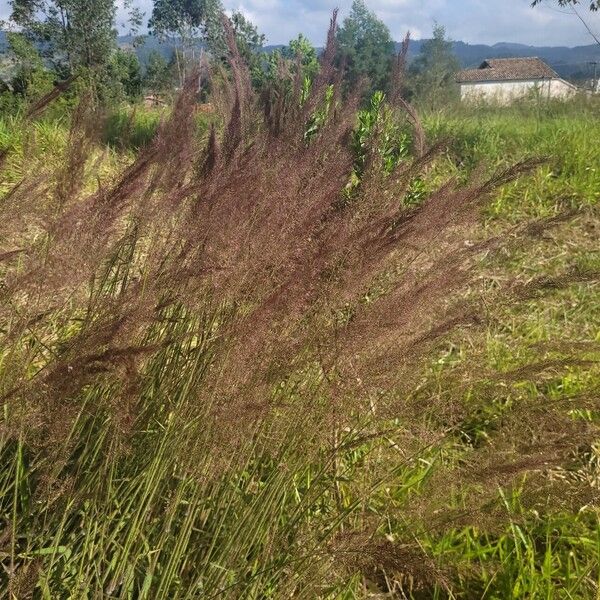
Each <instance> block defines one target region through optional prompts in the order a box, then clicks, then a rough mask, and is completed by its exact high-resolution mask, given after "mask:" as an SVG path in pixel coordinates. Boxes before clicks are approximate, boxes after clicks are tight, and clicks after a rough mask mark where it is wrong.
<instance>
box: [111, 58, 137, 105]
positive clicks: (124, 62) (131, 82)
mask: <svg viewBox="0 0 600 600" xmlns="http://www.w3.org/2000/svg"><path fill="white" fill-rule="evenodd" d="M110 81H111V82H112V83H113V87H117V88H119V89H116V90H115V91H116V94H117V95H120V96H125V97H126V98H127V99H128V100H130V101H133V102H135V101H136V100H138V99H139V98H140V96H141V95H142V67H141V65H140V61H139V59H138V57H137V54H136V53H135V52H134V51H133V50H124V49H122V48H117V50H116V51H115V52H114V53H113V56H112V62H111V69H110Z"/></svg>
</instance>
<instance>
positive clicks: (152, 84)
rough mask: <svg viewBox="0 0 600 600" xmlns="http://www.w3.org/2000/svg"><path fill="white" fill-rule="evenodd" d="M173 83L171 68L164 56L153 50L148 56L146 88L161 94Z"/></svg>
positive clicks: (145, 78) (145, 76) (145, 77)
mask: <svg viewBox="0 0 600 600" xmlns="http://www.w3.org/2000/svg"><path fill="white" fill-rule="evenodd" d="M171 83H172V74H171V67H170V65H169V63H168V61H167V60H166V59H165V58H164V56H163V55H162V54H161V53H160V52H158V51H157V50H152V51H151V52H150V54H149V55H148V62H147V64H146V72H145V74H144V87H145V88H146V89H147V90H148V91H151V92H154V93H156V94H160V93H161V92H164V91H165V90H167V89H168V88H169V87H170V86H171Z"/></svg>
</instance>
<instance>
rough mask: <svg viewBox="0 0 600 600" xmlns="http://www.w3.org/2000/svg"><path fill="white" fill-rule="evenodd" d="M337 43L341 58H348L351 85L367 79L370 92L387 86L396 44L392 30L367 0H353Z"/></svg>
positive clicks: (347, 74) (343, 59)
mask: <svg viewBox="0 0 600 600" xmlns="http://www.w3.org/2000/svg"><path fill="white" fill-rule="evenodd" d="M337 42H338V52H339V59H340V60H341V61H346V69H347V72H346V79H347V81H348V83H349V84H350V85H354V84H356V83H357V82H358V81H360V80H361V79H363V78H367V79H368V80H369V81H370V83H371V89H370V91H374V90H376V89H377V90H385V89H386V87H387V84H388V81H389V74H390V69H391V65H392V57H393V55H394V49H395V46H394V42H393V41H392V37H391V35H390V30H389V29H388V28H387V26H386V25H385V24H384V23H383V22H382V21H380V20H379V19H378V18H377V16H376V15H375V13H374V12H372V11H370V10H369V9H368V8H367V6H366V4H365V3H364V0H354V1H353V3H352V9H351V11H350V15H349V16H348V17H347V18H346V19H345V20H344V22H343V24H342V27H340V29H339V30H338V33H337Z"/></svg>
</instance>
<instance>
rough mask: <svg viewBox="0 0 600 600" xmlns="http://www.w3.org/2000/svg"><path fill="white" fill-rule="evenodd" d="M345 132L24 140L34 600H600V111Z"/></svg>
mask: <svg viewBox="0 0 600 600" xmlns="http://www.w3.org/2000/svg"><path fill="white" fill-rule="evenodd" d="M315 107H316V108H315V112H314V113H313V117H312V118H313V120H312V121H311V123H312V124H313V125H314V124H315V123H316V125H315V130H316V133H315V134H314V135H315V137H314V140H313V138H307V137H306V134H305V139H304V142H303V143H298V142H297V141H294V140H295V138H293V135H292V133H286V134H285V135H286V136H288V137H285V136H281V135H279V136H277V135H274V134H273V137H268V135H267V134H265V137H260V136H261V134H260V133H250V134H249V133H248V132H247V131H246V132H245V133H244V135H247V136H251V135H255V136H256V140H257V141H256V143H255V144H247V146H246V147H245V149H242V150H240V147H238V146H234V145H233V142H231V141H230V140H232V139H237V138H236V137H235V136H236V135H237V134H236V132H235V131H234V129H235V128H234V125H235V122H234V120H233V119H232V121H231V122H230V124H229V125H225V127H224V128H221V127H220V125H219V121H218V119H216V118H215V122H216V123H217V125H218V127H217V130H218V136H217V137H219V136H221V129H224V131H225V133H223V141H222V142H221V144H220V149H219V154H218V159H216V166H213V167H212V170H210V169H209V167H207V164H208V160H209V158H210V157H211V154H210V152H211V151H210V144H209V146H208V147H209V150H207V151H205V150H204V148H205V147H206V144H207V140H208V126H207V124H206V123H205V122H204V121H203V119H202V118H201V117H198V116H197V115H194V114H193V113H192V112H190V110H189V107H188V108H186V107H185V106H183V107H179V108H175V109H173V110H174V118H172V119H171V120H169V119H168V116H167V115H162V116H161V115H158V114H155V113H153V112H152V111H144V110H142V109H140V111H139V112H138V113H135V114H134V115H133V116H131V115H129V116H127V115H125V114H124V113H123V114H120V113H119V114H117V115H112V116H109V117H108V118H107V119H106V120H102V122H99V121H97V120H94V119H89V118H88V116H87V115H85V114H83V115H80V116H79V117H78V116H77V114H76V115H75V116H73V117H71V116H69V115H65V116H59V117H57V116H55V115H49V116H47V117H39V118H38V119H36V120H34V121H30V122H27V121H25V120H23V119H21V118H20V117H14V118H13V119H0V148H1V149H3V150H6V155H5V156H4V157H3V167H2V168H3V172H2V181H1V189H2V200H0V214H1V221H2V224H0V239H2V240H3V241H2V242H0V293H1V299H2V300H1V309H0V310H1V312H0V394H1V395H2V398H3V414H2V417H1V419H2V420H1V423H0V457H1V464H2V469H1V471H0V561H1V562H2V565H3V567H4V569H3V572H2V573H1V574H0V588H1V589H6V590H8V591H9V593H10V594H12V597H13V598H19V599H20V598H43V599H56V598H60V599H62V598H65V599H66V598H73V599H82V598H89V599H92V598H94V599H95V598H128V599H138V600H141V599H144V598H145V599H148V600H150V599H151V600H159V599H174V598H181V599H183V598H203V599H212V598H232V599H234V598H249V599H256V600H258V599H268V598H273V599H280V598H323V599H332V600H333V599H336V600H337V599H339V600H342V599H344V600H346V599H347V600H350V599H354V598H356V599H359V598H417V599H419V598H422V599H425V598H436V599H442V598H457V599H459V598H464V599H476V598H486V599H490V600H491V599H496V600H504V599H507V598H514V599H523V600H524V599H537V598H540V599H541V598H543V599H554V598H556V599H565V600H566V599H581V600H592V599H596V598H600V562H599V561H600V522H599V519H600V513H599V512H598V504H597V500H598V493H599V486H600V444H599V442H598V440H599V439H600V438H599V437H598V431H597V425H598V423H599V416H600V413H599V412H598V411H599V409H600V406H599V405H598V398H599V397H600V394H599V392H600V364H599V362H598V361H599V359H600V287H599V286H600V282H599V278H600V243H599V240H600V215H599V213H598V210H599V204H598V201H599V200H600V152H599V147H598V141H599V140H600V105H598V103H597V102H596V103H592V102H585V101H581V102H580V101H577V102H573V103H569V104H556V105H554V104H546V103H542V104H539V105H534V106H531V105H526V104H523V105H522V106H515V107H511V108H506V109H499V108H491V107H490V108H486V107H477V108H471V109H469V108H465V107H454V108H450V109H447V110H444V111H440V112H439V113H427V114H424V115H423V126H424V130H425V134H426V140H427V145H428V146H434V145H435V144H437V143H438V142H439V143H440V147H439V150H438V151H437V152H436V153H435V156H432V158H431V160H430V161H427V164H421V163H420V162H419V160H418V159H417V158H415V156H414V152H415V149H414V144H413V145H412V146H411V147H410V149H408V150H407V151H406V153H404V151H400V150H398V152H397V153H396V154H393V151H392V150H390V153H389V155H388V158H389V156H391V155H392V154H393V156H394V157H395V158H394V160H396V162H395V163H394V166H393V167H389V168H388V166H385V165H384V166H383V167H382V166H381V165H379V163H378V161H377V159H374V160H373V162H372V163H371V162H369V160H367V159H364V157H363V159H362V162H360V165H361V166H360V168H361V169H362V171H361V172H360V174H359V175H360V178H359V179H360V181H359V183H358V184H356V188H352V189H350V191H348V189H349V188H347V189H346V193H345V194H343V193H342V189H343V188H344V183H345V181H346V180H347V179H348V177H349V173H350V171H351V170H352V162H351V158H352V157H351V156H350V158H349V155H348V156H347V155H346V154H344V152H343V144H344V143H345V142H344V140H347V136H345V134H344V131H343V129H344V127H345V126H347V125H348V124H349V123H350V124H352V125H354V124H355V123H356V119H355V118H350V117H348V115H346V114H345V113H344V112H343V110H342V109H340V110H339V111H330V112H328V111H329V107H328V106H325V107H322V106H320V105H315ZM334 113H335V114H334ZM338 113H339V114H338ZM314 115H316V117H315V116H314ZM351 116H352V115H351ZM347 117H348V119H347V120H346V121H344V119H345V118H347ZM386 118H389V119H391V122H392V123H394V122H395V120H397V121H398V122H399V123H400V125H399V126H398V130H397V131H396V130H395V129H394V128H393V127H391V129H390V131H391V132H392V133H390V134H389V135H390V136H391V137H390V138H389V139H388V138H386V137H385V135H383V134H382V137H377V135H379V134H378V133H375V134H374V138H373V139H375V140H376V141H377V144H379V145H376V144H375V145H374V146H376V147H377V148H380V147H381V144H383V147H384V148H387V147H388V146H389V148H393V147H394V144H395V141H394V140H395V139H396V138H395V137H394V136H398V135H400V138H399V139H401V140H406V139H413V138H412V137H411V136H413V134H412V133H409V134H407V133H406V131H409V129H408V126H407V124H406V122H405V120H404V117H399V116H398V114H397V113H396V112H393V113H390V114H389V115H388V116H387V117H386ZM78 119H79V121H78ZM161 119H162V120H163V124H162V125H161V126H159V122H160V121H161ZM73 123H75V124H74V125H73ZM231 123H234V125H232V124H231ZM290 127H292V126H291V125H290ZM157 130H158V134H156V131H157ZM374 130H376V127H375V129H374ZM286 131H288V130H286ZM289 131H292V132H293V131H296V130H294V129H293V128H291V129H290V130H289ZM296 133H298V131H296ZM155 135H157V136H158V137H157V138H156V139H157V140H158V141H157V142H154V143H153V142H152V139H153V136H155ZM407 135H408V136H409V137H408V138H407V137H406V136H407ZM228 136H229V137H228ZM402 136H404V137H402ZM244 139H249V138H244ZM361 139H362V138H361ZM365 139H367V138H365ZM369 139H370V138H369ZM228 140H229V141H228ZM265 140H267V141H265ZM307 140H308V141H307ZM390 140H391V141H390ZM359 141H360V140H359ZM413 141H414V140H413ZM365 144H366V146H365V147H368V143H367V142H365ZM386 144H387V146H386ZM409 145H410V144H409ZM358 146H359V147H360V144H359V145H358ZM356 147H357V144H356V143H355V144H354V146H352V148H353V149H354V151H356ZM340 148H342V149H340ZM358 151H359V152H360V149H359V150H358ZM244 152H245V154H244ZM374 152H375V151H374ZM375 153H376V152H375ZM365 156H367V155H365ZM377 156H378V155H377ZM207 157H208V158H207ZM223 157H230V158H228V159H227V160H229V161H230V162H227V160H226V158H223ZM531 158H543V159H545V161H543V162H541V163H540V164H539V165H536V166H535V167H533V168H530V169H528V170H527V172H525V173H523V174H521V175H520V176H519V177H518V178H516V180H514V181H513V180H512V179H513V176H512V175H511V176H510V177H507V178H506V179H507V181H506V182H505V181H503V180H502V181H499V182H495V183H494V185H493V186H490V187H486V188H485V189H482V190H480V191H478V192H477V194H474V195H473V197H472V198H471V196H467V197H465V198H463V197H462V196H461V193H462V192H461V191H460V190H464V189H466V188H467V187H468V186H474V188H477V186H478V185H479V184H478V182H483V181H485V180H487V179H488V178H490V177H492V176H493V174H494V173H498V172H500V171H502V170H503V169H508V168H510V167H511V166H512V165H514V164H516V163H518V162H519V161H522V160H525V159H531ZM292 159H293V160H294V161H296V162H295V163H294V164H293V165H291V164H290V162H289V161H290V160H292ZM349 160H350V162H348V161H349ZM232 165H233V166H232ZM369 165H371V166H369ZM373 165H375V166H373ZM378 165H379V166H378ZM409 165H416V166H414V167H409ZM354 168H355V169H356V168H357V167H356V166H355V167H354ZM402 169H404V170H402ZM411 169H412V170H411ZM398 172H400V174H401V176H399V177H398V181H395V173H398ZM508 179H511V181H508ZM449 180H452V181H454V182H455V183H454V184H453V185H454V186H455V187H451V188H448V190H449V191H446V192H441V193H439V192H438V191H437V190H439V188H440V186H443V185H445V182H447V181H449ZM415 190H416V191H417V193H415ZM453 190H458V191H453ZM436 194H437V195H436ZM321 196H322V199H321V200H319V203H317V201H316V200H315V203H314V206H313V205H312V204H311V202H312V199H313V198H321ZM430 198H434V199H435V203H434V204H435V206H436V207H440V208H431V207H430V204H429V203H428V199H430ZM309 200H310V201H309ZM403 200H404V201H405V202H404V204H403V202H402V201H403ZM308 205H310V206H308ZM401 205H402V207H401V208H398V207H399V206H401ZM331 206H333V207H334V208H333V209H332V208H331ZM445 206H447V209H446V208H445ZM288 207H289V208H288ZM454 211H455V212H456V218H455V214H454ZM371 224H375V225H377V227H375V225H371ZM405 224H406V225H405ZM405 227H406V229H405ZM314 240H320V242H319V243H322V246H320V247H319V250H318V251H316V250H315V249H314V248H313V247H312V245H311V244H313V242H314ZM367 242H368V243H367ZM379 242H381V244H379ZM417 246H418V247H417ZM415 248H417V249H416V250H415ZM307 256H310V257H312V258H311V260H312V261H314V263H309V262H308V261H307V259H306V257H307ZM323 257H324V258H323ZM463 260H464V264H463V262H461V261H463ZM319 261H322V262H319ZM311 264H315V265H317V266H318V267H319V268H317V267H315V270H314V271H311V269H309V268H308V267H307V265H311ZM467 265H468V266H469V269H468V274H467V273H463V267H467ZM311 268H312V267H311ZM290 274H292V276H291V277H290ZM445 274H449V276H448V278H446V277H445ZM447 279H449V280H447ZM304 298H306V299H307V300H306V303H305V302H304ZM338 344H339V348H338V346H337V345H338ZM334 347H335V348H336V350H335V352H333V348H334ZM397 348H399V350H398V354H396V349H397Z"/></svg>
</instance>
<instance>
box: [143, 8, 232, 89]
mask: <svg viewBox="0 0 600 600" xmlns="http://www.w3.org/2000/svg"><path fill="white" fill-rule="evenodd" d="M223 10H224V9H223V5H222V4H221V1H220V0H154V7H153V10H152V16H151V18H150V22H149V23H148V27H149V29H150V31H151V32H152V33H153V34H154V35H155V36H157V37H158V38H159V39H160V40H161V41H165V40H170V41H174V42H175V43H176V46H177V47H176V51H175V57H176V64H177V70H178V73H179V78H180V82H181V83H183V80H184V79H185V76H186V65H187V64H188V63H189V62H190V61H193V60H194V58H195V54H196V51H197V49H198V47H199V45H200V44H199V42H200V41H201V40H206V39H211V38H213V37H216V36H217V34H216V33H215V31H218V30H220V28H221V15H222V13H223Z"/></svg>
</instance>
